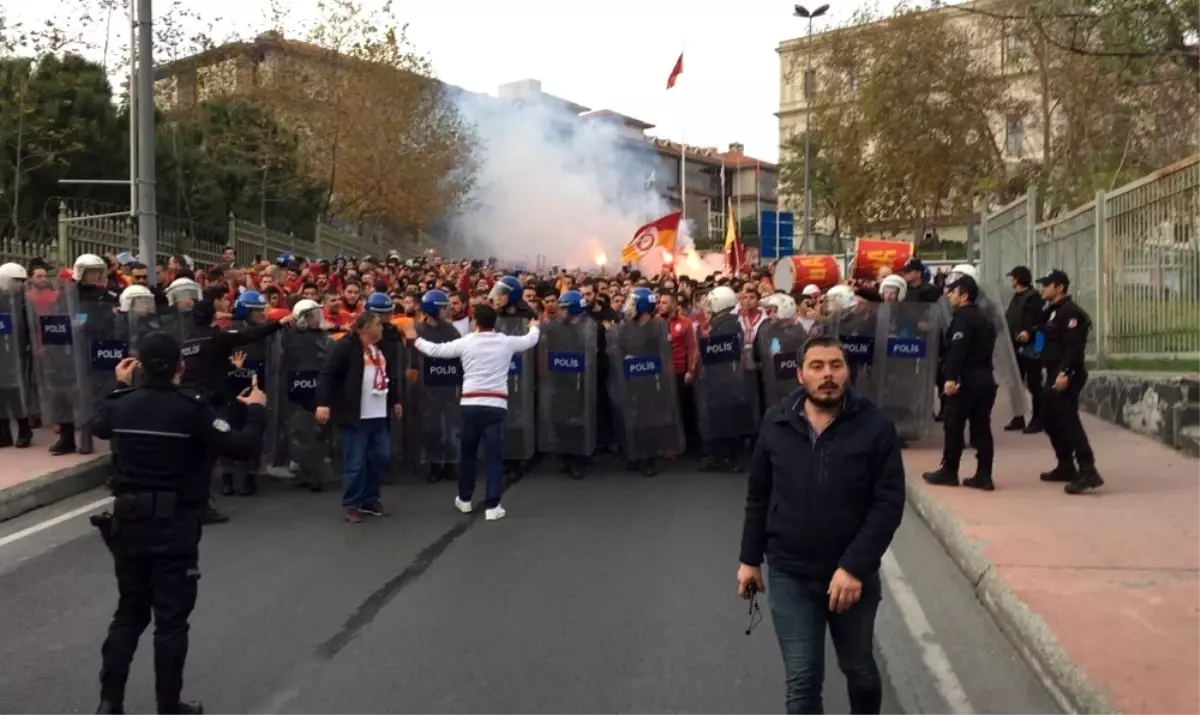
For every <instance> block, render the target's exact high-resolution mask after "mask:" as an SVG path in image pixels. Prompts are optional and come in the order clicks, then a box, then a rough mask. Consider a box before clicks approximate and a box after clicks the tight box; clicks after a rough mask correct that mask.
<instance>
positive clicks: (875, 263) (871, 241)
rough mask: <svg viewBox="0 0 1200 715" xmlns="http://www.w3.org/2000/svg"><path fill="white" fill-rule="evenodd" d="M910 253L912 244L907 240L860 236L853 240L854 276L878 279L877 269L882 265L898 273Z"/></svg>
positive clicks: (911, 252)
mask: <svg viewBox="0 0 1200 715" xmlns="http://www.w3.org/2000/svg"><path fill="white" fill-rule="evenodd" d="M912 254H913V245H912V243H910V242H908V241H892V240H889V239H886V238H860V239H858V240H857V241H855V242H854V277H855V278H860V279H863V280H870V281H873V280H878V279H879V269H880V268H883V267H884V266H887V267H888V268H889V269H891V271H892V273H899V272H900V269H901V268H902V267H903V266H904V262H905V261H907V260H908V259H909V258H911V257H912Z"/></svg>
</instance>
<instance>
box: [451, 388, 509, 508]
mask: <svg viewBox="0 0 1200 715" xmlns="http://www.w3.org/2000/svg"><path fill="white" fill-rule="evenodd" d="M507 412H508V411H507V410H505V409H504V408H502V407H481V406H478V405H465V406H463V407H462V409H461V413H462V456H461V457H460V458H459V463H458V498H459V499H462V500H463V501H471V496H472V495H473V494H475V459H476V455H478V454H479V442H480V440H482V441H483V455H484V459H485V460H486V463H485V464H484V473H485V474H486V475H487V481H486V488H487V498H486V499H485V500H484V506H485V507H486V508H488V509H491V508H493V507H495V506H498V505H499V504H500V497H501V496H502V495H503V494H504V417H505V415H506V414H507Z"/></svg>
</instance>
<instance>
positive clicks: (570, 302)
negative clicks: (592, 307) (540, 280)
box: [558, 290, 587, 317]
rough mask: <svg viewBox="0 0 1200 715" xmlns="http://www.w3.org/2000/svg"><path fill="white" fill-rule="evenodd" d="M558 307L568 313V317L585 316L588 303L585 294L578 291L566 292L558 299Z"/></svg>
mask: <svg viewBox="0 0 1200 715" xmlns="http://www.w3.org/2000/svg"><path fill="white" fill-rule="evenodd" d="M558 307H560V308H563V309H564V310H566V311H567V315H569V316H572V317H575V316H579V315H583V314H584V312H585V311H586V310H587V301H586V300H585V299H584V297H583V293H580V292H579V291H577V290H565V291H563V293H562V295H560V296H559V297H558Z"/></svg>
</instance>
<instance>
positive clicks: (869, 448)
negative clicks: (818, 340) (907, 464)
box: [741, 389, 904, 582]
mask: <svg viewBox="0 0 1200 715" xmlns="http://www.w3.org/2000/svg"><path fill="white" fill-rule="evenodd" d="M803 400H804V391H803V389H797V390H796V391H794V392H792V394H791V395H789V396H788V398H787V399H786V400H784V401H783V402H782V403H780V404H778V405H776V406H775V407H773V408H771V409H770V410H769V411H768V412H767V414H766V416H765V417H763V422H762V429H761V430H759V435H758V444H756V445H755V447H754V458H753V460H752V462H751V465H750V485H749V490H748V492H747V495H746V519H745V524H744V526H743V529H742V549H741V562H742V563H744V564H749V565H751V566H758V565H760V564H761V563H762V561H763V556H764V555H765V556H766V558H767V561H769V562H770V565H771V567H772V568H778V569H780V570H782V571H785V572H789V573H792V574H794V575H796V576H799V577H802V578H810V579H813V580H817V581H821V582H828V581H829V579H831V578H832V577H833V572H834V571H836V570H837V569H838V568H839V567H840V568H843V569H845V570H846V571H848V572H850V573H851V574H852V575H854V576H855V577H856V578H858V579H866V578H869V577H870V576H872V575H873V574H875V573H876V572H877V571H878V570H879V561H880V559H881V558H883V554H884V552H885V551H887V548H888V545H889V544H891V542H892V536H893V535H894V534H895V533H896V529H897V528H899V526H900V520H901V519H902V518H903V516H904V464H903V462H902V461H901V458H900V439H899V438H898V437H897V436H896V427H895V425H894V424H892V421H891V420H889V419H888V418H887V416H886V415H884V413H883V411H882V410H880V409H879V408H878V407H876V406H875V405H874V404H872V403H871V402H870V401H869V400H867V399H865V398H862V397H858V396H857V395H855V394H853V393H850V394H848V395H847V397H846V404H845V407H844V408H843V409H842V412H841V414H839V415H838V416H837V417H836V418H835V419H834V421H833V423H832V424H830V425H829V427H828V428H826V430H825V431H824V432H823V433H822V434H821V435H820V436H819V437H818V438H817V439H816V441H815V442H814V441H813V438H812V436H811V428H810V426H809V424H808V420H807V418H805V417H804V403H803Z"/></svg>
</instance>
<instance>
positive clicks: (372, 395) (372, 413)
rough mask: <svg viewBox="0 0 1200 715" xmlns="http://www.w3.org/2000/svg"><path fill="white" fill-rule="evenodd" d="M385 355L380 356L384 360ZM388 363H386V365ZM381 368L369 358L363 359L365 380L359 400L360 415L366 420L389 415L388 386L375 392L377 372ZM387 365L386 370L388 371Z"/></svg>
mask: <svg viewBox="0 0 1200 715" xmlns="http://www.w3.org/2000/svg"><path fill="white" fill-rule="evenodd" d="M382 360H383V356H382V355H381V356H380V361H381V362H382ZM386 364H387V363H384V365H386ZM379 369H380V368H379V367H377V366H375V365H372V364H371V362H370V361H369V360H366V359H365V356H364V359H363V381H362V399H361V400H359V412H358V416H359V418H360V419H364V420H374V419H379V418H382V417H387V388H384V389H383V390H382V391H381V392H379V393H376V392H375V377H376V372H377V371H378V370H379ZM386 369H387V368H386V367H385V368H384V370H385V371H386Z"/></svg>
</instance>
